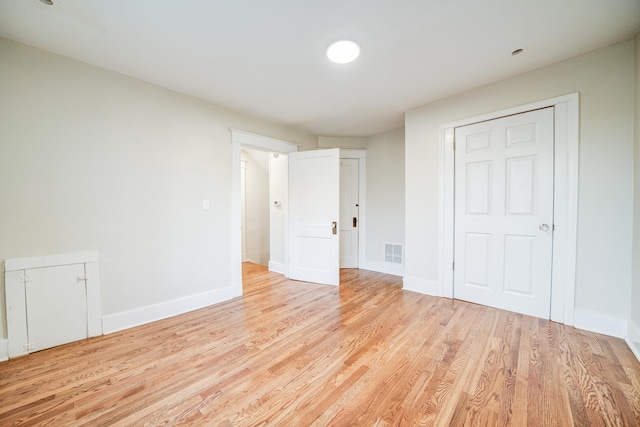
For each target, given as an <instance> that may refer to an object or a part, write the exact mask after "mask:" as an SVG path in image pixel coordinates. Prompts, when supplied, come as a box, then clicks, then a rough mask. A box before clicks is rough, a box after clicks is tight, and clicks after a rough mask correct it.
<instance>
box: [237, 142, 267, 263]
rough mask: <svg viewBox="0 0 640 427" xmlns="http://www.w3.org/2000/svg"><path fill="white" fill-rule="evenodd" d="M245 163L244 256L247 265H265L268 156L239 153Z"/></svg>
mask: <svg viewBox="0 0 640 427" xmlns="http://www.w3.org/2000/svg"><path fill="white" fill-rule="evenodd" d="M241 154H242V160H245V161H246V162H247V163H246V165H247V166H246V180H245V191H246V199H245V203H246V211H245V224H246V253H247V261H250V262H253V263H256V264H261V265H265V266H266V265H268V263H269V153H267V152H266V151H257V150H243V151H242V153H241Z"/></svg>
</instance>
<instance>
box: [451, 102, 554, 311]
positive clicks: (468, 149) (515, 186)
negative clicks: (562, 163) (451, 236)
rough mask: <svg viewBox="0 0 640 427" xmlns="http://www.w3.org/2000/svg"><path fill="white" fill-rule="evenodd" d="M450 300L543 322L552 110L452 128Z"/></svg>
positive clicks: (549, 242)
mask: <svg viewBox="0 0 640 427" xmlns="http://www.w3.org/2000/svg"><path fill="white" fill-rule="evenodd" d="M455 145H456V146H455V250H454V252H455V253H454V259H455V262H454V297H455V298H457V299H461V300H465V301H471V302H474V303H478V304H483V305H487V306H491V307H496V308H501V309H504V310H510V311H515V312H518V313H523V314H528V315H532V316H536V317H541V318H545V319H548V318H549V314H550V304H551V299H550V298H551V260H552V234H553V147H554V140H553V108H545V109H542V110H537V111H532V112H528V113H523V114H517V115H514V116H509V117H504V118H501V119H496V120H491V121H487V122H482V123H477V124H473V125H469V126H463V127H460V128H457V129H456V131H455Z"/></svg>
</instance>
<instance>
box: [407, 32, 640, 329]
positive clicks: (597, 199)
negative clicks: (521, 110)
mask: <svg viewBox="0 0 640 427" xmlns="http://www.w3.org/2000/svg"><path fill="white" fill-rule="evenodd" d="M633 64H634V45H633V41H628V42H625V43H621V44H617V45H615V46H611V47H608V48H605V49H601V50H598V51H595V52H592V53H589V54H586V55H583V56H580V57H577V58H573V59H571V60H568V61H564V62H561V63H558V64H554V65H551V66H547V67H544V68H541V69H539V70H536V71H533V72H529V73H526V74H523V75H520V76H518V77H515V78H511V79H508V80H505V81H501V82H499V83H496V84H493V85H490V86H486V87H483V88H479V89H477V90H473V91H470V92H467V93H464V94H461V95H458V96H454V97H451V98H448V99H445V100H443V101H439V102H436V103H432V104H429V105H426V106H424V107H421V108H418V109H415V110H412V111H409V112H407V114H406V128H405V129H406V145H405V162H406V180H405V192H406V214H405V216H406V223H405V227H406V230H407V236H406V253H407V259H406V265H405V275H406V276H410V277H413V278H415V279H418V281H420V280H422V281H423V282H424V283H428V282H429V283H433V282H435V281H437V280H438V265H437V261H438V215H439V209H440V208H439V205H438V188H439V181H438V180H439V176H438V174H439V163H438V155H439V151H438V144H439V142H438V127H439V126H440V125H441V124H444V123H447V122H452V121H455V120H461V119H465V118H469V117H474V116H477V115H480V114H485V113H490V112H493V111H498V110H502V109H506V108H509V107H513V106H517V105H523V104H527V103H531V102H534V101H538V100H542V99H548V98H552V97H556V96H560V95H564V94H568V93H572V92H579V93H580V160H579V167H580V176H579V186H580V188H579V207H578V210H579V212H578V248H577V249H578V251H577V257H578V258H577V272H576V274H577V277H576V280H577V285H576V297H575V307H576V308H579V309H584V310H591V311H596V312H600V313H601V314H604V315H610V316H612V317H618V318H628V316H629V314H630V313H629V298H630V296H631V235H632V209H633V207H632V200H633V188H632V184H633V162H632V160H633Z"/></svg>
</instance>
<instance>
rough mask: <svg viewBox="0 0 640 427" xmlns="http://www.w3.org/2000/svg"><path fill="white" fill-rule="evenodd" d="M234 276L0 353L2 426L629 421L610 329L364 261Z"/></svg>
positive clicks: (247, 269) (637, 393) (635, 367)
mask: <svg viewBox="0 0 640 427" xmlns="http://www.w3.org/2000/svg"><path fill="white" fill-rule="evenodd" d="M244 277H245V294H244V296H243V297H242V298H237V299H234V300H232V301H228V302H225V303H222V304H218V305H215V306H211V307H207V308H204V309H201V310H197V311H194V312H190V313H187V314H184V315H182V316H177V317H174V318H171V319H166V320H162V321H159V322H155V323H153V324H149V325H144V326H141V327H137V328H133V329H129V330H126V331H122V332H119V333H114V334H111V335H107V336H104V337H98V338H92V339H89V340H85V341H81V342H77V343H72V344H67V345H64V346H61V347H57V348H54V349H49V350H44V351H41V352H38V353H34V354H31V355H29V356H25V357H22V358H18V359H13V360H10V361H8V362H4V363H0V425H2V426H11V425H22V426H27V425H49V426H71V425H73V426H76V425H77V426H80V425H87V426H160V425H171V426H177V425H180V426H201V425H212V426H233V425H238V426H257V425H273V426H311V425H313V426H325V425H332V426H398V425H406V426H458V425H476V426H498V425H500V426H571V425H576V426H605V425H606V426H640V363H639V362H638V361H637V360H636V359H635V358H634V356H633V354H632V353H631V351H630V350H629V348H628V347H627V345H626V344H625V342H624V341H622V340H620V339H616V338H611V337H607V336H603V335H598V334H595V333H589V332H584V331H580V330H576V329H574V328H571V327H564V326H562V325H559V324H557V323H552V322H549V321H546V320H540V319H536V318H532V317H528V316H523V315H519V314H514V313H510V312H506V311H501V310H496V309H492V308H487V307H483V306H478V305H474V304H469V303H465V302H460V301H454V300H449V299H442V298H434V297H429V296H426V295H421V294H417V293H413V292H408V291H403V290H402V283H401V279H400V278H398V277H395V276H388V275H384V274H379V273H373V272H367V271H364V270H343V272H342V275H341V279H342V285H341V286H340V287H339V288H338V287H331V286H323V285H315V284H309V283H303V282H295V281H289V280H286V279H284V278H283V277H282V276H281V275H278V274H274V273H270V272H268V271H267V270H266V269H265V268H264V267H261V266H257V265H254V264H246V265H245V266H244Z"/></svg>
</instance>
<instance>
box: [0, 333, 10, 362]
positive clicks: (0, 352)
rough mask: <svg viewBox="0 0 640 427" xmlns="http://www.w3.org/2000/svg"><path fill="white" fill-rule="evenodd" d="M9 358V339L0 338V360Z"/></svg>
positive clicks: (3, 360)
mask: <svg viewBox="0 0 640 427" xmlns="http://www.w3.org/2000/svg"><path fill="white" fill-rule="evenodd" d="M7 360H9V340H8V339H3V338H0V362H5V361H7Z"/></svg>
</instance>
